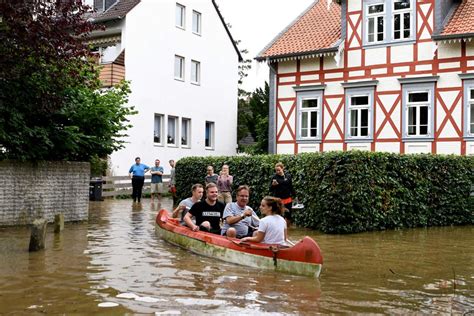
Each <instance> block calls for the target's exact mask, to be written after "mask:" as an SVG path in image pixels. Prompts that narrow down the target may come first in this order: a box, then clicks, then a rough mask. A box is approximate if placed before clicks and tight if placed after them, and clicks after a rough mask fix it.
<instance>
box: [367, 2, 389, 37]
mask: <svg viewBox="0 0 474 316" xmlns="http://www.w3.org/2000/svg"><path fill="white" fill-rule="evenodd" d="M384 32H385V4H383V3H377V4H373V5H368V6H367V43H379V42H383V40H384Z"/></svg>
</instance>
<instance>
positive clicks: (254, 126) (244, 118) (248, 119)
mask: <svg viewBox="0 0 474 316" xmlns="http://www.w3.org/2000/svg"><path fill="white" fill-rule="evenodd" d="M269 98H270V87H269V85H268V83H267V82H265V87H264V88H263V89H262V88H257V89H255V91H254V92H252V93H251V94H247V97H246V98H240V99H239V118H238V122H239V132H238V135H239V136H243V137H245V136H247V135H250V136H252V138H253V139H254V140H255V144H253V145H250V146H247V147H245V148H242V149H243V151H245V152H247V153H252V154H264V153H267V152H268V110H269ZM239 139H242V137H240V138H239Z"/></svg>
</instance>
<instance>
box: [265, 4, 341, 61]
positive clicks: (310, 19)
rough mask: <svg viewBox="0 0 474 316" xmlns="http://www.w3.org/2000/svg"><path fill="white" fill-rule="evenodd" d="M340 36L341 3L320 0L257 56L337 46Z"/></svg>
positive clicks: (286, 54)
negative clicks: (328, 2)
mask: <svg viewBox="0 0 474 316" xmlns="http://www.w3.org/2000/svg"><path fill="white" fill-rule="evenodd" d="M340 38H341V6H340V5H339V4H337V3H336V2H335V1H333V2H332V3H331V4H330V5H329V8H328V4H327V1H324V0H318V1H315V3H314V4H313V5H312V6H311V7H310V8H309V9H308V10H307V11H306V12H304V13H303V15H302V16H300V17H299V18H298V19H297V20H296V21H295V22H294V23H293V24H292V25H290V26H289V27H288V28H287V29H286V30H284V31H283V32H282V33H281V34H280V35H278V36H277V37H276V39H275V40H274V41H273V42H271V43H270V44H269V45H268V46H267V47H266V48H265V49H264V50H263V51H262V52H261V53H260V55H259V56H257V59H264V58H271V57H278V56H288V55H296V54H304V53H310V52H317V51H319V50H325V49H328V48H334V47H335V44H336V43H337V42H338V40H339V39H340Z"/></svg>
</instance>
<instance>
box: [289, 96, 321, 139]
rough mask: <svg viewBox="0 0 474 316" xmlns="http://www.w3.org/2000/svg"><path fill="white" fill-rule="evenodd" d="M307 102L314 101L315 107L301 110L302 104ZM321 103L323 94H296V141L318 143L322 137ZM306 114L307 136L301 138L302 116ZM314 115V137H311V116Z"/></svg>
mask: <svg viewBox="0 0 474 316" xmlns="http://www.w3.org/2000/svg"><path fill="white" fill-rule="evenodd" d="M307 100H316V101H317V106H316V107H313V108H303V102H304V101H307ZM322 102H323V92H322V90H319V91H302V92H297V121H296V131H297V140H298V141H318V140H321V135H322ZM305 113H306V114H308V124H309V126H308V134H307V136H303V133H302V129H303V122H302V121H303V115H304V114H305ZM313 113H315V114H316V126H315V127H314V128H316V136H311V129H312V128H313V127H311V126H310V125H311V114H313Z"/></svg>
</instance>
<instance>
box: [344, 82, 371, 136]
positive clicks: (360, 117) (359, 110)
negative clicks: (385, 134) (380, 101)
mask: <svg viewBox="0 0 474 316" xmlns="http://www.w3.org/2000/svg"><path fill="white" fill-rule="evenodd" d="M373 100H374V88H353V89H346V117H347V120H346V140H371V139H372V137H373V136H372V134H373V133H372V125H373V124H372V120H373V114H372V113H373V104H374V101H373Z"/></svg>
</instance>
